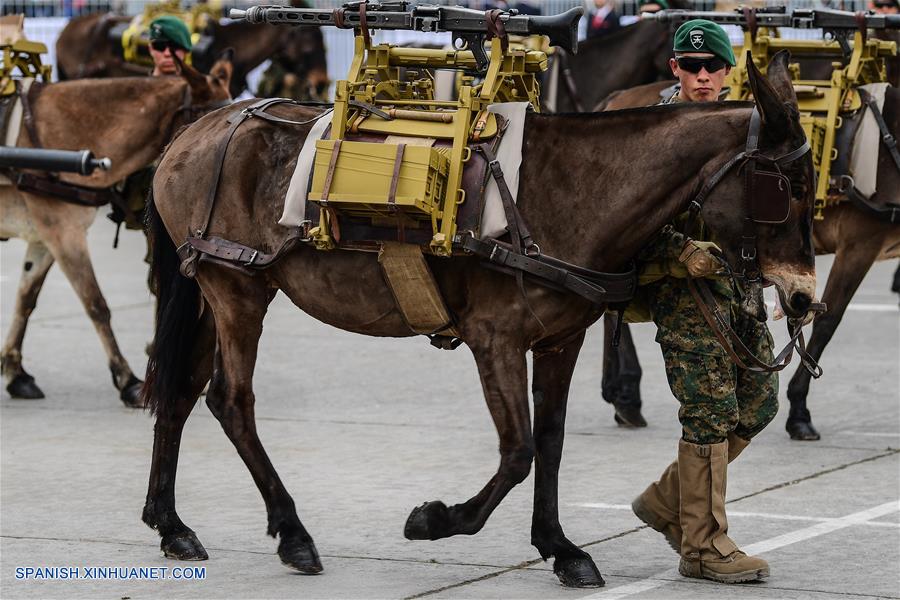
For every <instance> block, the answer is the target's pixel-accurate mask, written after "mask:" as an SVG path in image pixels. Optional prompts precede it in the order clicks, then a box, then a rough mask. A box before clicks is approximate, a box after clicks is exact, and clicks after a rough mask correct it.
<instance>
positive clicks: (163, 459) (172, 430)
mask: <svg viewBox="0 0 900 600" xmlns="http://www.w3.org/2000/svg"><path fill="white" fill-rule="evenodd" d="M214 327H215V326H214V324H213V319H212V315H211V314H210V312H209V311H206V312H205V314H204V315H203V318H202V319H201V322H200V324H199V326H198V328H197V335H196V337H195V339H194V347H193V349H192V350H191V356H190V357H188V358H187V360H188V361H189V363H190V364H191V365H194V372H193V375H192V376H191V385H190V389H189V390H188V391H186V392H185V393H184V394H183V395H182V396H180V397H178V398H174V399H171V400H174V401H172V402H166V403H165V406H161V407H160V408H158V409H157V414H156V425H155V426H154V428H153V460H152V463H151V465H150V484H149V487H148V489H147V501H146V503H145V504H144V513H143V516H142V519H143V521H144V523H146V524H147V525H149V526H150V527H152V528H153V529H155V530H157V531H158V532H159V535H160V537H161V538H162V540H161V542H160V547H161V548H162V551H163V553H164V554H165V555H166V557H168V558H176V559H179V560H206V559H207V558H208V557H209V556H208V555H207V553H206V549H204V548H203V545H202V544H201V543H200V540H198V539H197V536H196V534H195V533H194V532H193V531H192V530H191V528H190V527H188V526H187V525H185V524H184V523H183V522H182V521H181V519H180V518H179V517H178V513H177V512H175V474H176V471H177V469H178V451H179V448H180V446H181V432H182V430H183V429H184V423H185V421H186V420H187V418H188V416H189V415H190V414H191V409H193V408H194V405H195V404H196V403H197V398H199V397H200V393H201V392H202V391H203V388H204V387H206V383H207V382H208V381H209V378H210V374H211V373H212V356H213V350H214V348H215V342H216V334H215V328H214Z"/></svg>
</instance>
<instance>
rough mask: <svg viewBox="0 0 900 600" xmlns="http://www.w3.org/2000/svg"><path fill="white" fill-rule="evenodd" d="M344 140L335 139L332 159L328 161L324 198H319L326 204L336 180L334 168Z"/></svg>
mask: <svg viewBox="0 0 900 600" xmlns="http://www.w3.org/2000/svg"><path fill="white" fill-rule="evenodd" d="M342 142H343V140H335V141H334V149H333V150H332V151H331V160H329V161H328V172H327V173H326V174H325V185H323V186H322V198H321V199H320V200H319V202H321V203H322V204H324V205H327V204H328V194H329V193H330V192H331V182H332V181H333V180H334V169H335V166H336V165H337V159H338V155H340V153H341V143H342Z"/></svg>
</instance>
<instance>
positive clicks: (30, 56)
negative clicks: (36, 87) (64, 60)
mask: <svg viewBox="0 0 900 600" xmlns="http://www.w3.org/2000/svg"><path fill="white" fill-rule="evenodd" d="M46 52H47V46H46V45H44V44H42V43H40V42H30V41H28V40H21V39H20V40H17V41H15V42H13V43H12V44H8V45H4V46H0V55H2V57H3V60H2V62H0V96H8V95H10V94H13V93H15V91H16V82H15V78H18V77H25V78H30V77H34V78H40V79H41V80H42V81H44V82H48V83H49V81H50V76H51V73H52V70H53V68H52V67H51V66H50V65H45V64H43V63H42V62H41V54H44V53H46ZM16 70H18V71H19V73H18V75H17V74H16Z"/></svg>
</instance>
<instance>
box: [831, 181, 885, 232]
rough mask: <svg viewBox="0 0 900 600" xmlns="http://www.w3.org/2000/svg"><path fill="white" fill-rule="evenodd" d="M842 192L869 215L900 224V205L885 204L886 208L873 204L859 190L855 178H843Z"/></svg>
mask: <svg viewBox="0 0 900 600" xmlns="http://www.w3.org/2000/svg"><path fill="white" fill-rule="evenodd" d="M840 192H841V193H842V194H844V195H846V196H847V198H848V199H849V200H850V202H852V203H853V204H854V205H855V206H856V207H857V208H859V209H861V210H862V211H863V212H866V213H869V214H870V215H872V216H873V217H875V218H876V219H879V220H882V221H887V222H888V223H900V205H898V204H885V205H884V206H878V205H876V204H873V203H872V202H871V201H870V200H869V199H868V198H866V197H865V195H864V194H863V193H862V192H860V191H859V189H857V187H856V184H855V182H854V181H853V178H852V177H850V176H849V175H842V176H841V186H840Z"/></svg>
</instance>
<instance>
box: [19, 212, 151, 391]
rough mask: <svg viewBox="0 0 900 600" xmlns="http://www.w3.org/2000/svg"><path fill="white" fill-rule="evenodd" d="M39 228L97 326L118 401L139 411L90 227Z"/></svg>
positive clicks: (136, 387) (138, 387)
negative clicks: (95, 259) (97, 272)
mask: <svg viewBox="0 0 900 600" xmlns="http://www.w3.org/2000/svg"><path fill="white" fill-rule="evenodd" d="M52 202H58V201H56V200H53V201H52ZM76 208H83V207H76ZM29 209H31V206H29ZM89 210H94V209H89ZM95 212H96V211H95ZM37 225H38V230H39V231H40V233H41V239H42V240H43V241H44V243H45V244H46V245H47V247H48V248H49V249H50V252H52V253H53V258H55V259H56V262H58V263H59V266H60V268H61V269H62V271H63V273H64V274H65V275H66V278H67V279H68V280H69V283H70V284H71V285H72V288H73V289H74V290H75V293H76V294H78V298H79V299H80V300H81V303H82V305H83V306H84V309H85V311H86V312H87V314H88V317H90V319H91V321H92V322H93V324H94V329H96V330H97V335H98V336H99V337H100V343H101V344H102V345H103V349H104V350H105V351H106V356H107V357H108V359H109V370H110V372H111V373H112V379H113V385H115V387H116V389H117V390H119V392H120V393H119V398H120V399H121V400H122V402H124V403H125V405H126V406H132V407H139V406H140V404H139V398H140V393H141V384H142V382H141V380H140V379H138V378H137V377H135V376H134V373H133V372H132V371H131V367H130V366H129V365H128V361H127V360H126V359H125V357H124V356H123V355H122V351H121V350H119V344H118V343H117V342H116V337H115V335H114V334H113V330H112V326H111V325H110V317H111V315H110V312H109V307H108V306H107V304H106V299H105V298H104V297H103V293H102V292H101V291H100V285H99V284H98V283H97V278H96V276H95V274H94V268H93V266H91V257H90V254H89V253H88V246H87V226H84V227H82V226H80V225H78V224H76V223H72V224H64V223H63V222H62V221H61V220H60V221H56V222H55V226H53V225H52V224H48V223H41V222H40V221H39V220H38V222H37Z"/></svg>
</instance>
